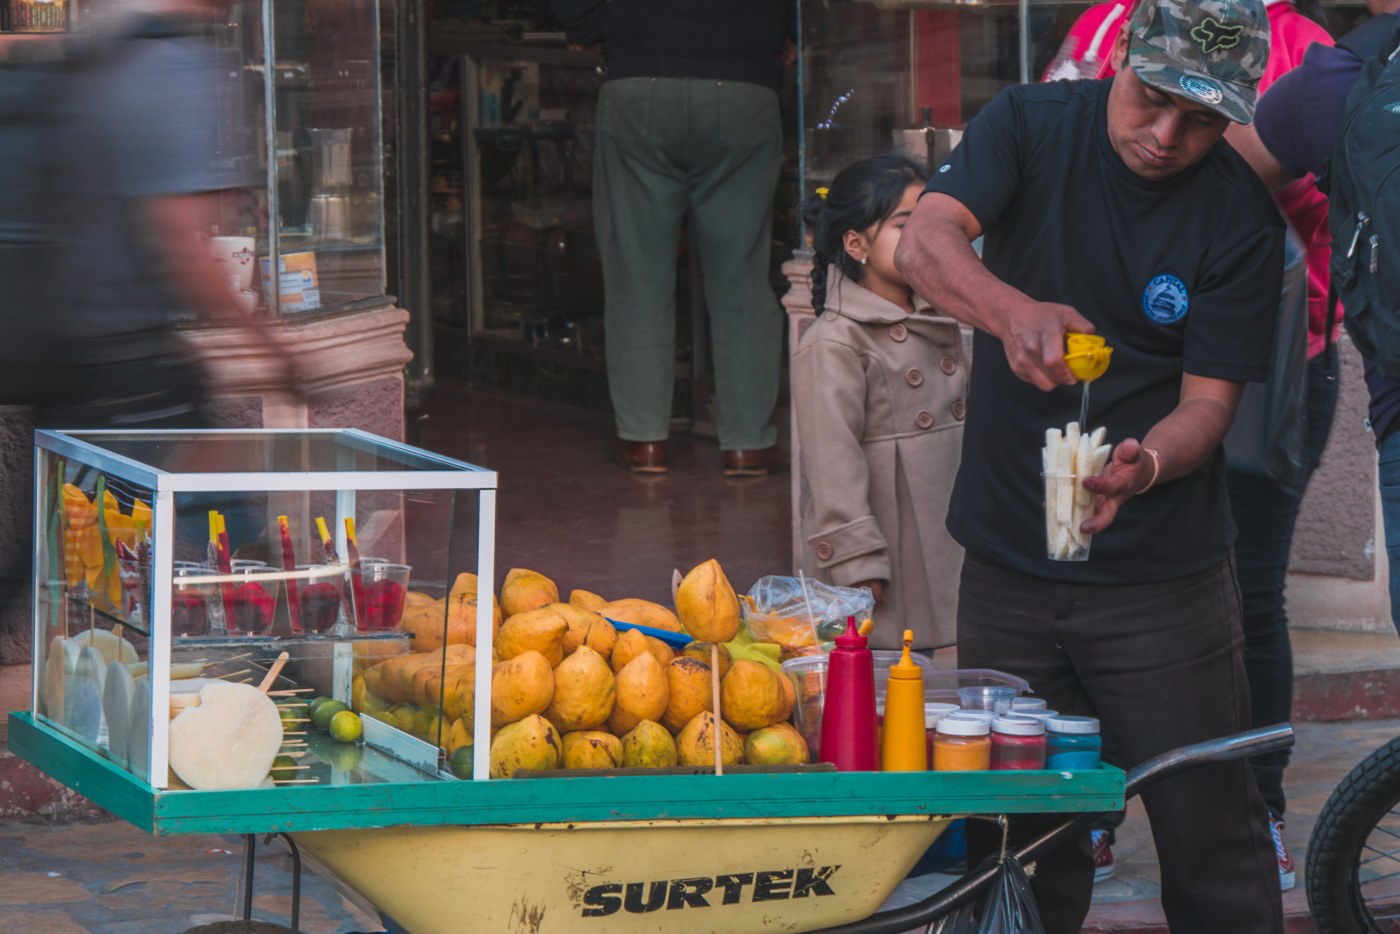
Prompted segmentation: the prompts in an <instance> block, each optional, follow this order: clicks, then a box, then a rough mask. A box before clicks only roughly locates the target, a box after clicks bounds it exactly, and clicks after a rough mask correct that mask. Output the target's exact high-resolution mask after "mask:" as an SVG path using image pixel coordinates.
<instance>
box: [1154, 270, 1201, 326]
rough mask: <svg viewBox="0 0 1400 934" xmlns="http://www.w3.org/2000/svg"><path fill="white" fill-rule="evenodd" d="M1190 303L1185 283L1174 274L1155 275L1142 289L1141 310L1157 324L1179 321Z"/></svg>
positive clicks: (1184, 315)
mask: <svg viewBox="0 0 1400 934" xmlns="http://www.w3.org/2000/svg"><path fill="white" fill-rule="evenodd" d="M1190 304H1191V302H1190V299H1189V298H1188V296H1187V295H1186V283H1184V282H1182V281H1181V280H1180V279H1178V278H1177V277H1176V276H1167V275H1162V276H1157V277H1156V278H1154V279H1153V280H1152V281H1151V282H1149V283H1147V288H1145V289H1143V290H1142V310H1143V311H1144V312H1145V313H1146V314H1147V317H1149V318H1151V319H1152V320H1153V321H1156V322H1157V323H1158V324H1171V323H1172V322H1174V321H1180V320H1181V319H1182V318H1184V317H1186V309H1187V308H1188V307H1190Z"/></svg>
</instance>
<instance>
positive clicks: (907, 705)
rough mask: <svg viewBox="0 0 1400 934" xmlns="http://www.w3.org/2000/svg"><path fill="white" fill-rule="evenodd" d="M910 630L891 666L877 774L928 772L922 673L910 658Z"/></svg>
mask: <svg viewBox="0 0 1400 934" xmlns="http://www.w3.org/2000/svg"><path fill="white" fill-rule="evenodd" d="M913 644H914V632H913V630H910V629H906V630H904V655H903V656H902V657H901V658H900V660H899V664H897V665H894V666H891V668H890V680H889V682H888V683H887V684H886V686H885V723H884V727H883V729H882V730H881V731H880V771H882V772H923V771H926V770H927V769H928V730H927V728H926V727H925V725H924V670H923V668H922V667H920V666H919V665H916V664H914V662H913V660H912V659H911V658H910V657H909V647H910V646H911V645H913Z"/></svg>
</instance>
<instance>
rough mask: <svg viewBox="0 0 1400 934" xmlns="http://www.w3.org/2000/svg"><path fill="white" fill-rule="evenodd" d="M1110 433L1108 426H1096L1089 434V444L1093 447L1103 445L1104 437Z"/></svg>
mask: <svg viewBox="0 0 1400 934" xmlns="http://www.w3.org/2000/svg"><path fill="white" fill-rule="evenodd" d="M1107 435H1108V429H1107V428H1095V429H1094V430H1093V432H1092V433H1091V434H1090V435H1089V446H1090V447H1092V448H1100V447H1103V439H1104V437H1105V436H1107Z"/></svg>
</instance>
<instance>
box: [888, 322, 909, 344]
mask: <svg viewBox="0 0 1400 934" xmlns="http://www.w3.org/2000/svg"><path fill="white" fill-rule="evenodd" d="M908 336H909V329H908V328H906V327H905V326H904V325H902V324H892V325H890V337H891V338H892V339H893V340H897V341H902V340H904V339H905V338H906V337H908Z"/></svg>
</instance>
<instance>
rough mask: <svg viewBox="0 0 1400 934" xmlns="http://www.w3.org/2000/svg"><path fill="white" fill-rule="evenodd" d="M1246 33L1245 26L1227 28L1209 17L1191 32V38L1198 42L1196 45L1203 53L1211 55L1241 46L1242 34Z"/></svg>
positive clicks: (1212, 17)
mask: <svg viewBox="0 0 1400 934" xmlns="http://www.w3.org/2000/svg"><path fill="white" fill-rule="evenodd" d="M1242 32H1244V26H1243V25H1240V26H1226V25H1225V24H1224V23H1221V22H1217V21H1216V19H1215V17H1214V16H1207V17H1206V18H1205V20H1204V21H1203V22H1202V23H1200V24H1199V25H1198V26H1196V28H1195V29H1192V30H1191V38H1192V39H1195V40H1196V44H1197V45H1199V46H1200V47H1201V51H1202V52H1204V53H1205V54H1207V55H1209V54H1210V53H1211V52H1215V51H1217V50H1219V49H1233V48H1234V47H1235V46H1237V45H1239V44H1240V33H1242Z"/></svg>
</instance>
